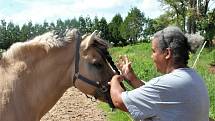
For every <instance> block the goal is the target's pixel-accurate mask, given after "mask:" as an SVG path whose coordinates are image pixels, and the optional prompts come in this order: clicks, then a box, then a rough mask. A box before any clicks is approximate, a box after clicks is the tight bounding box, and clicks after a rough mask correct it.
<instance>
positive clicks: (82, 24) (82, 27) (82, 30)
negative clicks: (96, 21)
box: [78, 16, 87, 34]
mask: <svg viewBox="0 0 215 121" xmlns="http://www.w3.org/2000/svg"><path fill="white" fill-rule="evenodd" d="M78 28H79V30H80V33H81V34H85V33H86V32H87V28H86V21H85V19H84V18H83V17H82V16H80V17H79V27H78Z"/></svg>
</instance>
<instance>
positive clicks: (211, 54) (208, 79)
mask: <svg viewBox="0 0 215 121" xmlns="http://www.w3.org/2000/svg"><path fill="white" fill-rule="evenodd" d="M109 51H110V53H111V55H112V57H113V58H114V61H116V60H117V58H118V57H119V56H120V55H128V57H129V58H130V60H131V61H132V67H133V69H134V70H135V72H136V73H137V75H138V77H139V78H140V79H144V80H145V81H147V80H150V79H151V78H153V77H155V76H158V75H159V73H157V72H156V70H155V67H154V65H153V62H152V59H151V44H150V43H141V44H136V45H129V46H126V47H113V48H111V49H110V50H109ZM197 55H198V51H197V53H196V54H191V55H190V60H189V66H190V67H192V65H193V63H194V61H195V59H196V57H197ZM212 62H214V63H215V48H210V49H208V48H205V49H204V50H203V52H202V53H201V55H200V58H199V60H198V62H197V64H196V67H195V69H196V70H197V72H198V73H199V74H200V75H201V76H202V77H203V78H204V80H205V83H206V85H207V87H208V92H209V96H210V114H209V115H210V117H212V118H213V119H215V95H214V94H215V84H214V82H215V73H213V72H211V71H210V64H211V63H212ZM126 87H127V89H128V90H129V89H130V87H129V86H126ZM99 107H100V108H102V109H103V110H105V111H106V113H107V115H108V120H109V121H130V120H131V117H130V116H129V114H128V113H124V112H121V111H119V110H116V111H114V112H111V110H110V108H109V107H108V106H107V105H106V104H104V103H101V104H100V105H99Z"/></svg>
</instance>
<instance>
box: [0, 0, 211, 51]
mask: <svg viewBox="0 0 215 121" xmlns="http://www.w3.org/2000/svg"><path fill="white" fill-rule="evenodd" d="M159 1H160V2H161V3H162V5H164V6H165V8H166V11H165V13H164V14H162V15H160V16H159V17H158V18H155V19H151V18H147V17H145V15H144V12H141V11H140V10H139V9H138V8H137V7H133V8H131V9H130V11H129V12H128V14H127V16H126V17H125V18H124V19H123V18H122V16H121V15H120V14H116V15H115V16H114V17H113V18H112V20H111V21H110V22H109V23H108V22H107V20H106V19H105V18H104V17H102V18H101V19H99V18H98V17H97V16H95V17H94V18H93V19H91V18H90V17H85V18H84V17H82V16H80V17H79V18H73V19H67V20H64V21H62V20H61V19H58V20H57V21H56V22H55V23H53V22H52V23H48V22H46V21H44V22H43V23H42V24H33V23H32V22H31V21H30V22H28V23H26V24H24V25H22V26H19V25H15V24H14V23H12V22H9V23H7V22H6V21H5V20H1V22H0V48H1V49H7V48H8V47H10V45H11V44H13V43H14V42H23V41H26V40H29V39H32V38H33V37H35V36H38V35H41V34H43V33H45V32H48V31H51V30H60V31H61V30H62V31H64V30H65V29H68V28H77V29H79V31H80V32H81V34H82V35H83V34H85V33H91V32H93V31H94V30H99V31H101V37H102V38H103V39H105V40H107V41H108V42H110V43H112V44H113V45H114V46H124V45H127V44H132V43H137V42H142V41H145V42H147V41H149V39H150V37H151V36H152V35H153V34H154V33H155V32H156V31H158V30H161V29H163V28H165V27H167V26H168V25H177V26H179V27H180V28H181V29H182V30H183V31H184V32H185V33H189V34H195V33H196V32H198V33H200V34H201V35H202V36H204V38H205V40H206V41H208V44H209V45H210V44H211V42H212V39H213V38H214V36H215V8H213V9H209V3H210V2H211V1H212V2H214V1H215V0H159Z"/></svg>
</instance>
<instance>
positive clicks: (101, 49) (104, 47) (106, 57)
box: [73, 31, 118, 107]
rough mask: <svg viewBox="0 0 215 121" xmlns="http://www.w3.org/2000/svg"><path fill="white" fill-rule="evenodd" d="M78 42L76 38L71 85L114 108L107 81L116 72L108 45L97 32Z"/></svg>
mask: <svg viewBox="0 0 215 121" xmlns="http://www.w3.org/2000/svg"><path fill="white" fill-rule="evenodd" d="M79 41H80V40H78V38H77V40H76V48H77V50H76V56H75V74H74V76H73V85H74V86H75V87H77V88H78V89H79V90H81V91H82V92H83V93H85V94H89V95H92V96H94V97H95V98H96V99H99V100H101V101H104V102H107V103H109V104H110V106H111V107H114V106H113V103H112V100H111V97H110V92H109V85H108V81H110V80H111V78H112V76H113V75H114V73H115V72H118V70H117V68H116V66H115V65H114V63H113V61H112V58H111V56H110V54H109V53H108V44H107V43H106V42H105V41H104V40H103V39H101V38H100V36H99V35H98V34H97V31H94V32H93V33H92V34H90V35H88V36H83V37H82V41H81V42H80V43H79ZM79 45H80V48H79ZM78 50H79V51H78Z"/></svg>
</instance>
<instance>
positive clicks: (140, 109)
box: [121, 78, 160, 120]
mask: <svg viewBox="0 0 215 121" xmlns="http://www.w3.org/2000/svg"><path fill="white" fill-rule="evenodd" d="M157 79H158V78H154V79H152V80H151V81H150V83H146V85H144V86H141V87H139V88H137V89H134V90H132V91H126V92H123V93H122V94H121V96H122V100H123V102H124V104H125V106H126V107H127V109H128V111H129V112H130V114H131V115H132V117H133V118H134V119H135V120H144V119H147V118H149V117H153V116H156V115H157V113H158V112H159V111H158V107H157V105H156V104H157V103H156V102H159V101H160V98H159V95H158V92H157V90H156V89H155V88H154V86H153V83H155V82H156V81H157Z"/></svg>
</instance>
